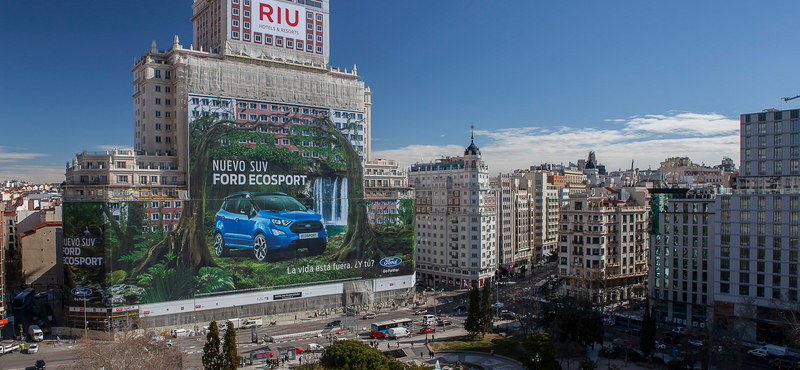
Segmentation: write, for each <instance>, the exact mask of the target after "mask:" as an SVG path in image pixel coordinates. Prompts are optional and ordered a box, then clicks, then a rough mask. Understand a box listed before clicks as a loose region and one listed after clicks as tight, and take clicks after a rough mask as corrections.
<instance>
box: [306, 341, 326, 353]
mask: <svg viewBox="0 0 800 370" xmlns="http://www.w3.org/2000/svg"><path fill="white" fill-rule="evenodd" d="M324 350H325V347H323V346H321V345H319V344H317V343H309V344H308V352H322V351H324Z"/></svg>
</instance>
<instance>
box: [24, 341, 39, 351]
mask: <svg viewBox="0 0 800 370" xmlns="http://www.w3.org/2000/svg"><path fill="white" fill-rule="evenodd" d="M26 351H27V352H28V353H37V352H39V345H38V344H35V343H34V344H31V345H29V346H28V348H27V349H26Z"/></svg>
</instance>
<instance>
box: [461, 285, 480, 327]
mask: <svg viewBox="0 0 800 370" xmlns="http://www.w3.org/2000/svg"><path fill="white" fill-rule="evenodd" d="M464 329H466V330H467V333H469V335H470V336H473V337H474V336H476V335H478V333H480V332H481V293H480V291H479V290H478V284H472V288H470V290H469V312H467V319H466V320H464Z"/></svg>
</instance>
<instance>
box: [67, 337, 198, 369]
mask: <svg viewBox="0 0 800 370" xmlns="http://www.w3.org/2000/svg"><path fill="white" fill-rule="evenodd" d="M71 368H72V369H105V370H139V369H141V370H177V369H183V352H182V351H181V350H180V349H179V348H177V346H171V345H168V343H165V342H164V341H157V340H154V339H149V338H146V337H141V336H134V335H133V334H130V333H125V334H122V335H121V337H119V338H117V340H116V341H103V340H92V339H86V340H85V341H82V342H81V343H80V344H79V345H78V348H77V349H76V350H75V362H74V363H73V364H72V366H71Z"/></svg>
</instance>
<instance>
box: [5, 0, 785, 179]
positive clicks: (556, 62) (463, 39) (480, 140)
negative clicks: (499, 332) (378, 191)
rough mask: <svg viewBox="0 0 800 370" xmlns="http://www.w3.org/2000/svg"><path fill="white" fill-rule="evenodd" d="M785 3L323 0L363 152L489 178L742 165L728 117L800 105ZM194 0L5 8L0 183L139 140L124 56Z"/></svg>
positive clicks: (178, 18)
mask: <svg viewBox="0 0 800 370" xmlns="http://www.w3.org/2000/svg"><path fill="white" fill-rule="evenodd" d="M798 8H800V3H798V2H795V1H770V2H752V1H724V2H723V1H670V2H652V1H612V2H597V1H550V2H544V1H513V2H509V1H471V0H464V1H448V0H445V1H438V2H430V1H415V0H407V1H403V2H394V3H391V2H384V1H354V0H332V1H331V64H332V65H333V66H339V67H343V68H347V69H348V70H349V69H350V68H352V66H353V64H357V65H358V72H359V74H360V75H361V76H363V78H364V81H365V82H366V84H367V85H368V86H370V87H371V88H372V91H373V93H374V95H373V104H374V105H373V150H374V153H373V158H392V159H397V160H399V161H401V163H403V164H405V165H410V164H411V163H414V162H417V161H431V160H434V159H436V158H439V157H441V156H443V155H450V156H454V155H460V154H461V153H462V152H463V148H464V147H465V146H466V145H468V144H469V135H470V133H469V131H470V129H469V127H470V125H473V124H474V125H475V130H476V131H475V143H476V144H477V145H478V146H479V147H480V148H481V150H482V152H483V155H484V158H485V159H486V161H487V163H488V164H489V168H490V172H491V173H492V174H496V173H497V172H500V171H503V172H509V171H512V170H513V169H515V168H526V167H528V166H530V165H532V164H540V163H544V162H551V163H562V162H563V163H566V162H569V161H572V162H575V161H576V160H578V159H580V158H585V157H586V156H587V154H588V152H589V151H590V150H594V151H595V152H596V153H597V158H598V160H599V161H600V162H601V163H604V164H606V166H607V167H608V168H609V169H617V168H620V167H622V168H626V167H629V166H630V162H631V160H632V159H634V160H635V161H636V166H637V167H640V168H647V167H648V166H652V167H653V168H655V167H658V164H659V162H660V161H662V160H664V159H665V158H666V157H668V156H689V157H691V158H692V159H693V160H694V161H695V162H698V163H700V162H705V163H706V164H717V163H719V162H720V160H721V159H722V157H723V156H730V157H732V158H734V160H735V162H736V163H737V165H738V162H739V154H738V146H739V141H738V115H739V114H741V113H749V112H759V111H761V110H762V109H766V108H778V109H793V108H798V107H800V99H798V100H795V101H791V102H789V103H783V101H782V100H781V99H780V98H781V97H786V96H795V95H800V84H798V83H797V81H798V78H797V77H798V73H800V68H798V65H797V61H798V60H800V58H798V53H800V48H797V47H795V44H796V42H797V41H796V39H797V37H798V35H800V23H798V22H795V21H794V20H793V19H792V17H791V16H792V15H794V14H798V13H799V12H798V11H799V10H800V9H798ZM190 15H191V1H189V0H183V1H138V2H120V1H90V0H86V1H72V2H66V1H46V0H41V1H33V0H32V1H5V2H2V4H0V35H2V39H3V45H4V50H5V56H4V57H3V58H2V59H0V109H2V111H3V112H6V114H5V115H4V116H3V118H2V119H1V120H2V121H0V122H2V123H0V128H1V129H2V130H0V132H2V135H0V138H2V140H0V180H3V179H21V180H31V181H37V182H44V181H47V182H60V181H62V180H63V173H64V164H65V163H66V162H67V161H69V160H71V159H72V158H73V157H74V156H75V154H76V153H78V152H80V151H82V150H84V149H86V150H90V151H94V150H105V149H108V148H115V147H116V148H130V147H132V145H133V125H132V109H133V108H132V107H133V104H132V102H131V93H132V88H131V80H132V76H131V72H130V68H131V67H132V65H133V62H134V60H135V59H137V58H138V57H140V56H141V53H142V52H144V51H146V50H148V49H149V47H150V42H151V41H152V40H156V42H157V44H158V46H159V48H161V49H165V48H168V47H169V46H170V45H171V44H172V40H173V37H174V36H175V35H178V36H179V37H180V40H181V43H182V44H183V45H188V44H190V43H191V37H192V32H191V22H190V21H189V17H190Z"/></svg>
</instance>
